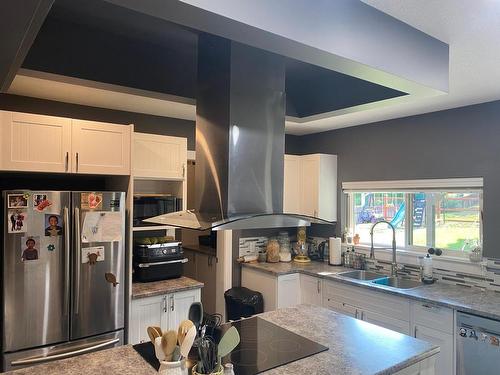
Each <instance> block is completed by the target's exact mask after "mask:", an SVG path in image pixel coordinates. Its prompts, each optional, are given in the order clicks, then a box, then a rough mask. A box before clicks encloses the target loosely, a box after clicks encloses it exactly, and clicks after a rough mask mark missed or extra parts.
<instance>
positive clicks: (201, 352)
mask: <svg viewBox="0 0 500 375" xmlns="http://www.w3.org/2000/svg"><path fill="white" fill-rule="evenodd" d="M198 356H199V358H200V360H199V361H198V363H197V372H198V373H201V374H211V373H212V372H213V370H214V369H215V367H216V366H217V344H216V343H215V342H214V340H212V338H211V337H209V336H205V337H204V338H203V339H201V340H200V342H199V344H198Z"/></svg>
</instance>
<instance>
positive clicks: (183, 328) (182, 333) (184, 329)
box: [177, 320, 194, 346]
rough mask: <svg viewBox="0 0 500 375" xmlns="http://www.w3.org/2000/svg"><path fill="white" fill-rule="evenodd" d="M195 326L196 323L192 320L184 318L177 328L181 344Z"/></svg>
mask: <svg viewBox="0 0 500 375" xmlns="http://www.w3.org/2000/svg"><path fill="white" fill-rule="evenodd" d="M193 326H194V324H193V322H192V321H190V320H183V321H182V322H181V324H179V329H177V341H178V342H179V346H180V345H182V342H183V341H184V338H185V337H186V335H187V333H188V332H189V330H190V329H191V327H193Z"/></svg>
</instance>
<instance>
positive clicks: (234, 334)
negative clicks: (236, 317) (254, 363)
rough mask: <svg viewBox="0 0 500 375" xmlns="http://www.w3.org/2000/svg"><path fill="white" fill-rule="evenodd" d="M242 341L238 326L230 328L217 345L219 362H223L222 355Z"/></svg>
mask: <svg viewBox="0 0 500 375" xmlns="http://www.w3.org/2000/svg"><path fill="white" fill-rule="evenodd" d="M239 343H240V334H239V332H238V330H237V329H236V327H234V326H233V327H231V328H229V329H228V330H227V331H226V333H225V334H224V336H222V338H221V339H220V341H219V345H218V347H217V364H218V365H220V364H221V360H222V357H225V356H226V355H228V354H229V353H231V352H232V351H233V350H234V348H236V347H237V346H238V344H239Z"/></svg>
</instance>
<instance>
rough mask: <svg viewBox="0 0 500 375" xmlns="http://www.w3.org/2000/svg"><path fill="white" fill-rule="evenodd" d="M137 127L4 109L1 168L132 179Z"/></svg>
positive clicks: (0, 118) (0, 132) (0, 127)
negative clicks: (132, 158) (133, 130)
mask: <svg viewBox="0 0 500 375" xmlns="http://www.w3.org/2000/svg"><path fill="white" fill-rule="evenodd" d="M132 129H133V126H132V125H128V126H127V125H116V124H108V123H103V122H95V121H83V120H72V119H69V118H64V117H54V116H44V115H34V114H29V113H18V112H7V111H0V146H1V149H0V169H1V170H15V171H23V172H32V171H33V172H58V173H91V174H107V175H113V174H115V175H130V148H131V146H130V139H131V133H132Z"/></svg>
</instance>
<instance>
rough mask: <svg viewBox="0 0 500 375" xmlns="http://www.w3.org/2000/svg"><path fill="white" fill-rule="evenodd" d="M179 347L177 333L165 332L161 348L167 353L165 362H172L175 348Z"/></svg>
mask: <svg viewBox="0 0 500 375" xmlns="http://www.w3.org/2000/svg"><path fill="white" fill-rule="evenodd" d="M176 345H177V333H176V332H175V331H167V332H163V336H162V337H161V346H162V349H163V353H165V360H166V361H171V360H172V354H173V353H174V350H175V346H176Z"/></svg>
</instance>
